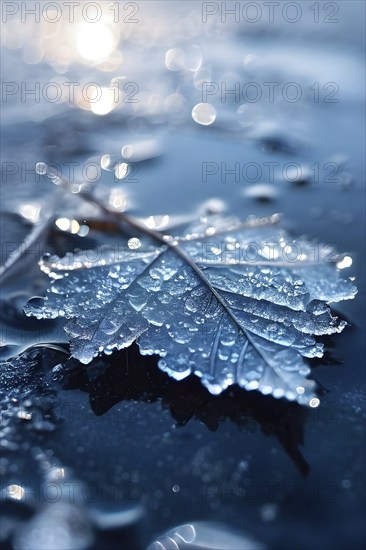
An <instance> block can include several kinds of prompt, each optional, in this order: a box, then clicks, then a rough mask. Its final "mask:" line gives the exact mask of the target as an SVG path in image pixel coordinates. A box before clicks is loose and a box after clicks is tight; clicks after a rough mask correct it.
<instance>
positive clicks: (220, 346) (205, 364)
mask: <svg viewBox="0 0 366 550" xmlns="http://www.w3.org/2000/svg"><path fill="white" fill-rule="evenodd" d="M331 260H333V258H332V254H331V249H330V248H328V247H326V246H325V245H319V244H315V243H313V242H309V241H307V240H305V239H301V240H297V241H293V240H292V239H290V237H289V236H288V234H287V233H286V232H285V231H284V230H282V229H281V228H279V227H277V226H276V227H275V226H273V225H269V226H266V225H264V224H261V223H258V224H253V226H251V224H240V223H239V222H237V221H231V222H229V221H227V220H222V219H221V218H216V217H215V218H212V219H204V220H200V221H199V222H198V223H197V224H194V225H192V226H191V227H189V228H188V229H187V231H186V232H185V234H184V235H183V236H182V237H180V238H178V239H176V240H172V239H171V240H167V242H166V244H163V243H162V244H161V246H159V247H157V248H149V249H147V250H141V249H138V250H130V249H129V248H127V247H126V248H121V247H118V249H115V248H101V249H98V250H96V251H84V252H79V253H76V254H68V255H66V256H65V257H64V258H62V259H60V258H58V257H51V258H48V259H43V260H42V261H41V268H42V270H43V271H45V272H47V273H48V274H49V276H50V278H51V279H52V282H51V285H50V288H49V289H48V291H47V295H46V297H45V298H43V299H41V301H40V300H39V299H33V300H31V301H30V302H29V303H28V304H27V306H26V308H25V312H26V314H27V315H33V316H36V317H37V318H46V319H53V318H56V317H65V318H66V319H67V323H66V325H65V330H66V332H67V334H68V337H69V340H70V345H71V353H72V355H73V356H74V357H75V358H77V359H78V360H80V361H81V362H82V363H85V364H87V363H89V362H90V361H91V360H92V359H93V357H95V356H96V355H98V354H99V353H101V352H104V353H112V351H113V350H114V349H121V348H126V347H128V346H130V345H131V344H132V343H133V342H134V341H136V342H137V344H138V345H139V348H140V352H141V353H142V354H148V355H150V354H157V355H159V356H160V359H159V363H158V364H159V367H160V369H162V370H163V371H165V372H167V373H168V374H169V375H170V376H172V377H173V378H175V379H176V380H181V379H183V378H185V377H186V376H188V375H189V374H191V373H194V374H196V375H197V376H199V377H200V378H201V380H202V383H203V384H204V385H205V386H206V387H207V389H208V390H209V391H210V392H211V393H213V394H219V393H221V392H222V391H223V390H225V389H226V388H227V387H228V386H230V385H231V384H238V385H239V386H241V387H242V388H245V389H246V390H258V391H260V392H261V393H263V394H271V395H272V396H273V397H276V398H281V397H284V398H286V399H288V400H296V401H298V402H299V403H301V404H309V403H310V402H312V403H315V402H316V401H314V395H315V394H314V392H315V382H314V381H312V380H310V379H308V378H307V376H308V375H309V373H310V368H309V366H308V365H307V363H306V361H305V360H304V358H307V357H308V358H312V357H321V356H322V355H323V346H322V344H321V343H319V342H317V341H316V338H315V337H316V336H321V335H325V334H332V333H335V332H340V331H341V330H342V329H343V328H344V326H345V325H346V323H345V322H344V321H342V320H338V319H337V317H334V316H332V313H331V310H330V308H329V306H328V305H327V304H329V303H331V302H338V301H340V300H346V299H350V298H353V297H354V296H355V294H356V292H357V290H356V288H355V287H354V286H353V284H352V282H351V280H349V279H344V278H342V277H341V276H340V270H339V269H337V267H336V265H335V262H334V261H331ZM311 400H313V401H311Z"/></svg>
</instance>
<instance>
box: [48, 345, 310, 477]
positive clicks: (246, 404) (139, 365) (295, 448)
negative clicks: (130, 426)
mask: <svg viewBox="0 0 366 550" xmlns="http://www.w3.org/2000/svg"><path fill="white" fill-rule="evenodd" d="M53 374H54V373H52V375H53ZM56 375H57V376H58V379H59V381H61V383H62V387H63V388H64V389H79V390H82V391H85V392H87V393H88V394H89V399H90V406H91V408H92V410H93V412H94V413H95V414H96V415H97V416H101V415H104V414H105V413H106V412H107V411H109V410H110V409H112V408H113V407H114V406H115V405H116V404H118V403H120V402H128V401H132V402H136V401H139V402H145V403H155V402H157V401H158V402H160V403H161V405H162V407H163V408H164V409H168V410H169V411H170V414H171V415H172V417H173V419H174V421H175V422H176V425H177V426H184V425H186V424H187V423H188V422H190V421H194V420H195V419H197V420H199V421H200V422H202V423H203V424H204V425H205V426H207V428H208V429H209V430H211V431H216V430H218V429H219V426H220V424H222V423H223V422H224V421H230V422H233V423H235V424H236V425H237V426H238V427H239V428H240V429H244V430H245V429H246V430H248V431H252V427H253V423H256V424H258V425H259V426H260V427H261V430H262V432H263V433H264V434H265V435H267V436H271V437H272V436H273V437H277V438H278V441H279V442H280V443H281V445H282V446H283V448H284V449H285V451H286V452H287V454H288V455H289V456H290V457H291V459H292V460H293V461H294V463H295V464H296V466H297V468H298V469H299V470H300V472H301V473H302V474H303V475H306V474H307V473H308V472H309V465H308V464H307V462H306V460H305V459H304V457H303V456H302V454H301V451H300V448H299V447H300V446H301V445H303V443H304V423H305V419H306V414H307V411H306V409H305V408H303V407H300V406H299V405H297V403H288V402H286V401H284V400H274V399H271V398H265V397H263V396H262V395H261V394H260V393H258V392H251V393H244V392H242V391H241V390H240V388H238V387H237V386H236V387H233V388H231V389H230V390H228V391H226V392H223V393H222V394H221V395H219V396H213V395H210V394H209V393H208V392H207V391H205V390H204V388H203V387H202V385H201V384H200V383H199V382H198V379H197V378H196V377H194V376H188V377H187V378H186V379H184V380H182V381H181V382H176V381H175V380H173V379H172V378H170V377H169V376H167V375H166V374H165V373H163V372H161V371H160V370H159V369H157V368H156V359H155V357H154V356H144V357H142V356H141V355H140V354H139V352H138V346H136V345H135V344H133V345H132V346H130V347H129V348H128V349H126V350H124V351H123V352H119V353H115V354H114V355H113V356H112V357H109V358H108V361H106V359H105V358H103V357H98V358H95V359H94V360H93V361H92V362H91V363H90V364H89V365H88V366H85V365H82V364H81V363H79V362H78V361H76V360H75V359H69V360H68V361H66V362H65V363H63V364H62V365H58V367H57V372H56ZM126 420H127V421H128V419H126V416H125V414H124V415H123V422H124V421H126ZM121 421H122V418H121Z"/></svg>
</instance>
